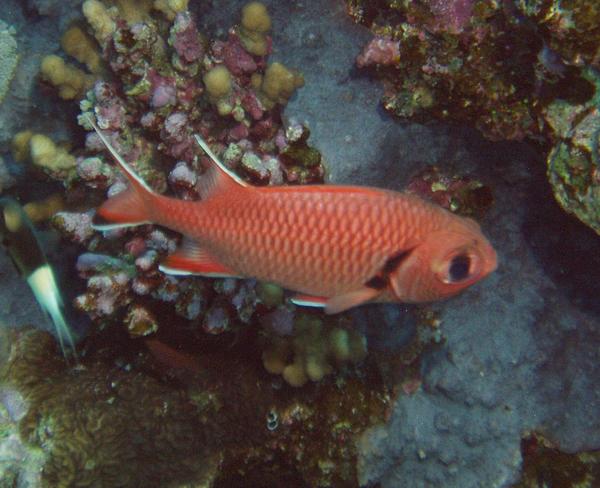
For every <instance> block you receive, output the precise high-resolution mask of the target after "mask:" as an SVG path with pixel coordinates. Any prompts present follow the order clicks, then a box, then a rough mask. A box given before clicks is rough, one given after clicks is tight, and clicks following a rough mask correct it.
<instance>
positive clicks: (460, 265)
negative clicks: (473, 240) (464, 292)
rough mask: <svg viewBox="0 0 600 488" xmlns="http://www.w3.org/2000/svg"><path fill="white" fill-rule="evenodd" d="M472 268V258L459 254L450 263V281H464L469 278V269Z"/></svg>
mask: <svg viewBox="0 0 600 488" xmlns="http://www.w3.org/2000/svg"><path fill="white" fill-rule="evenodd" d="M470 266H471V258H469V256H467V255H466V254H459V255H458V256H456V257H454V258H453V259H452V261H451V262H450V268H449V269H448V274H449V276H450V281H452V282H457V281H462V280H464V279H465V278H467V277H468V276H469V267H470Z"/></svg>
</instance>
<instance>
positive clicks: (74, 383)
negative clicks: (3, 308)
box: [0, 331, 218, 486]
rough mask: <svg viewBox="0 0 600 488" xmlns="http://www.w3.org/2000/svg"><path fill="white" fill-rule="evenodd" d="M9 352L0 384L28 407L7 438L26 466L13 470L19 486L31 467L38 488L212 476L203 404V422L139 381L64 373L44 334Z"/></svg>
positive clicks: (92, 368)
mask: <svg viewBox="0 0 600 488" xmlns="http://www.w3.org/2000/svg"><path fill="white" fill-rule="evenodd" d="M12 342H13V344H12V350H11V353H10V356H9V358H8V361H7V363H6V364H5V365H4V367H3V368H2V374H1V376H0V381H1V383H2V385H3V388H4V389H5V390H4V391H7V390H6V389H8V391H11V390H12V391H14V392H16V393H12V395H13V396H14V395H20V396H21V397H22V399H23V403H24V405H25V408H24V410H25V412H22V413H21V415H20V418H17V419H15V420H16V421H17V425H18V434H17V433H13V434H12V435H13V437H16V438H17V439H20V442H21V443H22V444H21V449H22V450H25V452H26V453H27V456H25V460H27V462H24V463H22V464H20V463H15V464H14V465H13V468H14V470H15V471H16V472H17V473H16V474H15V478H16V479H18V480H19V481H20V482H24V481H25V479H26V478H25V477H27V476H30V471H31V470H32V467H31V458H32V457H34V460H35V462H36V463H37V466H38V471H37V473H38V476H40V483H39V484H37V485H35V486H86V485H89V484H98V483H100V484H102V485H103V486H139V484H140V483H142V484H158V485H161V484H162V483H165V482H167V481H168V482H171V483H172V482H174V481H175V480H179V482H180V483H183V482H184V481H187V480H190V479H194V480H198V481H201V480H203V479H210V478H211V477H212V476H214V471H215V469H216V466H217V465H216V463H217V462H218V458H215V457H213V454H214V452H213V449H214V443H213V439H216V438H217V436H214V435H210V434H211V431H212V427H211V422H210V421H209V417H208V415H207V414H208V411H209V410H210V408H211V406H210V404H207V405H206V409H207V410H206V411H204V412H203V411H202V409H200V408H199V407H198V406H196V407H193V406H192V405H191V404H190V403H189V401H188V400H187V399H186V398H185V396H183V395H181V394H180V393H179V392H178V391H177V390H175V389H171V388H168V387H167V386H165V385H163V384H161V383H160V382H159V381H157V380H156V379H152V378H150V377H149V376H145V375H143V374H141V373H139V372H138V373H128V372H127V371H125V370H123V369H119V368H117V367H114V366H113V367H111V366H107V365H105V364H101V363H88V364H85V365H84V364H81V365H79V366H76V367H67V366H66V365H65V364H64V363H63V362H62V360H61V359H60V357H59V355H58V354H57V351H56V348H55V346H54V343H53V340H52V338H51V337H50V336H48V335H45V334H43V333H41V332H33V331H23V332H21V333H20V334H19V335H18V337H17V338H15V339H13V341H12ZM5 442H6V441H3V444H4V445H5V446H6V444H5ZM35 453H38V454H37V455H35ZM42 453H43V455H42Z"/></svg>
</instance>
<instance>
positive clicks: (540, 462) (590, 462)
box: [513, 434, 600, 488]
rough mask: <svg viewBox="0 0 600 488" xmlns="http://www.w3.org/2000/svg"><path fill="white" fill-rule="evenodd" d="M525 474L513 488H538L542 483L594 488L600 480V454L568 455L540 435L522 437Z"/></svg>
mask: <svg viewBox="0 0 600 488" xmlns="http://www.w3.org/2000/svg"><path fill="white" fill-rule="evenodd" d="M521 451H522V453H523V474H522V476H521V479H520V480H519V481H518V482H517V483H515V484H514V485H513V488H535V487H538V486H540V483H543V484H546V485H548V486H559V487H561V488H592V487H593V486H597V485H598V482H599V481H600V453H598V452H597V451H596V452H582V453H579V454H567V453H563V452H560V451H559V450H558V449H556V447H553V446H552V445H551V443H550V442H549V441H548V440H547V439H544V437H543V436H541V435H539V434H533V435H530V436H527V437H526V438H525V439H523V441H522V443H521Z"/></svg>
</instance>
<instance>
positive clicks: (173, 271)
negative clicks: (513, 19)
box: [159, 238, 240, 278]
mask: <svg viewBox="0 0 600 488" xmlns="http://www.w3.org/2000/svg"><path fill="white" fill-rule="evenodd" d="M159 269H160V270H161V271H162V272H163V273H165V274H170V275H180V276H181V275H183V276H185V275H200V276H207V277H210V278H239V277H240V276H239V275H238V274H237V273H236V272H235V271H232V270H230V269H229V268H227V267H226V266H223V265H222V264H221V263H219V262H218V261H217V260H216V259H215V258H213V257H212V256H211V255H210V254H209V253H208V252H207V251H205V250H204V249H202V248H201V247H200V245H199V244H198V243H197V242H195V241H193V240H191V239H187V238H184V239H183V243H182V245H181V247H179V249H177V250H176V251H175V252H174V253H173V254H170V255H169V256H167V258H166V259H165V260H164V261H163V262H162V263H161V265H160V266H159Z"/></svg>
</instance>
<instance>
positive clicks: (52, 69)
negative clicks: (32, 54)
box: [40, 54, 93, 100]
mask: <svg viewBox="0 0 600 488" xmlns="http://www.w3.org/2000/svg"><path fill="white" fill-rule="evenodd" d="M40 73H41V76H42V78H43V79H44V80H45V81H47V82H48V83H50V84H51V85H53V86H55V87H56V88H57V89H58V94H59V96H60V97H61V98H63V99H65V100H74V99H79V98H81V96H82V95H83V94H84V93H85V91H86V90H87V89H88V88H90V86H91V85H92V82H93V78H92V77H91V76H89V75H87V74H86V73H84V72H83V71H82V70H80V69H79V68H76V67H75V66H72V65H69V64H67V63H65V61H64V60H63V59H62V58H61V57H60V56H56V55H54V54H51V55H49V56H46V57H45V58H44V59H43V60H42V65H41V67H40Z"/></svg>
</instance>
